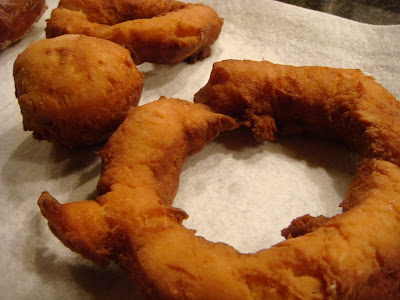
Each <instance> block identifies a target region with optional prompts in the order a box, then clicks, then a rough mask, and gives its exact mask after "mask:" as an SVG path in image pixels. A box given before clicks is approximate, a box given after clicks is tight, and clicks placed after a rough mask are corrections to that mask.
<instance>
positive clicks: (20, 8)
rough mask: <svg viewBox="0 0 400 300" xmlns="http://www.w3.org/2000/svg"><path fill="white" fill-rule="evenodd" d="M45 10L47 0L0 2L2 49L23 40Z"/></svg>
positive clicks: (8, 0) (0, 45) (9, 0)
mask: <svg viewBox="0 0 400 300" xmlns="http://www.w3.org/2000/svg"><path fill="white" fill-rule="evenodd" d="M45 10H46V3H45V0H2V1H0V49H4V48H6V47H7V46H8V45H10V44H11V43H13V42H15V41H18V40H20V39H21V38H23V37H24V36H25V34H27V33H28V31H29V30H30V29H31V27H32V25H33V23H35V22H36V21H38V20H39V18H40V17H41V16H42V14H43V13H44V11H45Z"/></svg>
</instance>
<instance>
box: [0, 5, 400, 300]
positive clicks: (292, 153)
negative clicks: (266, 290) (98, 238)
mask: <svg viewBox="0 0 400 300" xmlns="http://www.w3.org/2000/svg"><path fill="white" fill-rule="evenodd" d="M203 2H204V3H206V4H209V5H211V6H213V7H214V8H215V9H216V10H217V11H218V12H219V14H220V15H221V16H222V17H223V18H224V19H225V24H224V27H223V31H222V34H221V36H220V39H219V40H218V41H217V42H216V44H215V45H214V46H213V47H212V56H211V57H210V58H208V59H206V60H205V61H202V62H199V63H196V64H194V65H188V64H186V63H180V64H177V65H175V66H162V65H152V64H144V65H141V66H140V67H139V69H140V70H141V71H142V72H143V73H144V75H145V87H144V91H143V94H142V100H141V104H144V103H148V102H151V101H154V100H156V99H158V98H159V96H161V95H164V96H167V97H178V98H182V99H186V100H192V99H193V95H194V94H195V93H196V92H197V91H198V90H199V89H200V88H201V87H202V86H203V85H204V84H205V83H206V82H207V80H208V78H209V74H210V71H211V67H212V64H213V62H215V61H220V60H223V59H229V58H234V59H253V60H263V59H265V60H269V61H272V62H274V63H282V64H292V65H324V66H330V67H344V68H359V69H362V70H363V71H364V72H365V73H367V74H370V75H372V76H374V77H375V78H376V79H377V81H378V82H380V83H382V84H383V85H384V86H385V87H386V88H387V89H388V90H389V91H390V92H392V93H393V94H394V95H395V96H396V98H397V99H399V96H400V94H399V86H400V84H399V74H400V60H399V57H400V39H399V37H400V26H385V27H384V26H371V25H366V24H360V23H357V22H353V21H349V20H345V19H342V18H339V17H335V16H331V15H327V14H324V13H320V12H315V11H311V10H306V9H302V8H298V7H294V6H290V5H286V4H282V3H278V2H274V1H268V0H241V1H217V0H214V1H212V0H209V1H203ZM47 4H48V7H49V8H48V10H47V12H46V14H45V15H44V16H43V17H42V19H41V20H40V22H39V23H37V24H36V25H35V26H34V27H33V29H32V31H31V32H30V33H29V34H28V35H27V36H26V37H25V38H24V39H23V40H22V41H20V42H18V43H17V44H15V45H13V46H11V47H9V48H8V49H6V50H3V51H1V52H0V95H1V97H0V101H1V102H0V106H1V110H0V119H1V123H0V139H1V145H0V158H1V159H0V163H1V169H0V170H1V183H0V189H1V193H0V195H1V196H0V201H1V203H0V221H1V227H0V228H1V229H0V253H1V254H0V298H1V299H134V298H136V297H137V295H136V291H135V287H134V285H133V284H132V282H131V281H130V279H129V278H128V276H127V275H126V274H124V273H123V272H122V271H120V270H119V268H118V267H117V266H114V265H111V266H109V267H107V268H105V269H101V268H99V267H97V266H95V265H93V264H92V263H90V262H88V261H86V260H84V259H83V258H81V257H80V256H79V255H77V254H74V253H72V252H70V250H69V249H67V248H66V247H64V246H63V245H62V244H61V242H59V241H58V239H56V238H55V237H54V236H53V235H52V234H51V233H50V230H49V229H48V227H47V224H46V221H45V219H44V218H43V217H42V216H41V215H40V213H39V209H38V207H37V204H36V201H37V199H38V197H39V195H40V193H41V192H42V191H43V190H48V191H49V192H51V193H52V194H53V195H54V196H55V197H56V198H57V199H58V200H59V201H61V202H70V201H78V200H83V199H95V198H96V191H95V186H96V182H97V180H98V176H99V173H100V162H99V159H98V157H97V155H96V154H94V153H93V152H92V151H88V150H80V151H74V152H71V151H68V150H65V149H63V148H60V147H58V146H55V145H53V144H51V143H48V142H45V141H42V142H38V141H36V140H34V139H33V138H32V137H31V134H30V133H27V132H24V131H23V130H22V118H21V115H20V112H19V107H18V103H17V101H16V99H15V96H14V82H13V78H12V66H13V63H14V60H15V58H16V56H17V55H18V53H20V52H22V51H23V50H24V49H25V47H26V46H27V45H29V44H30V43H31V42H32V41H34V40H38V39H42V38H44V31H43V29H44V27H45V21H44V20H45V19H46V18H48V17H49V15H50V11H51V9H52V8H54V7H55V6H56V5H57V1H53V0H48V3H47ZM355 161H356V159H355V157H354V155H352V154H350V153H348V152H347V150H346V149H345V148H344V147H342V146H339V145H334V144H332V143H329V142H324V141H318V140H313V139H307V138H290V139H289V138H287V139H279V140H278V141H277V142H276V143H268V142H266V143H263V144H257V143H255V142H253V141H252V139H251V138H250V136H249V135H248V133H247V132H245V131H240V132H238V133H229V134H224V135H223V136H221V137H220V138H219V139H217V140H216V141H215V142H213V143H211V144H210V145H209V146H208V147H207V148H206V149H205V150H203V151H202V152H200V153H198V154H196V155H195V156H193V157H191V158H190V159H189V161H188V162H187V164H186V165H185V167H184V171H183V173H182V176H181V186H180V190H179V192H178V195H177V197H176V201H175V205H176V206H177V207H180V208H182V209H184V210H185V211H186V212H188V214H189V215H190V218H189V220H188V221H186V222H185V226H187V227H190V228H195V229H197V231H198V234H199V235H202V236H204V237H206V238H208V239H210V240H212V241H223V242H226V243H229V244H231V245H233V246H234V247H236V248H237V249H238V250H240V251H242V252H254V251H257V250H260V249H262V248H265V247H269V246H271V245H273V244H275V243H277V242H279V241H281V240H282V238H281V237H280V230H281V229H282V228H284V227H286V226H288V225H289V224H290V221H291V220H292V219H293V218H295V217H297V216H300V215H303V214H306V213H309V214H311V215H320V214H325V215H328V216H331V215H334V214H337V213H339V212H340V210H339V208H338V204H339V203H340V201H341V199H342V198H343V197H344V195H345V193H346V190H347V188H348V186H349V184H350V182H351V179H352V177H353V174H354V164H355Z"/></svg>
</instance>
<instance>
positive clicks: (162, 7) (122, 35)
mask: <svg viewBox="0 0 400 300" xmlns="http://www.w3.org/2000/svg"><path fill="white" fill-rule="evenodd" d="M222 24H223V20H222V19H221V18H220V17H219V16H218V14H217V13H216V12H215V11H214V10H213V9H212V8H211V7H209V6H206V5H202V4H185V3H182V2H178V1H168V0H146V1H143V0H140V1H135V2H132V1H129V0H124V1H121V2H120V3H119V2H116V3H113V4H112V5H110V4H109V3H108V2H106V1H104V0H102V1H98V2H93V1H91V0H64V1H61V3H60V5H59V7H58V8H56V9H54V10H53V12H52V14H51V18H50V19H49V20H47V27H46V36H47V37H55V36H59V35H62V34H68V33H78V34H85V35H89V36H94V37H98V38H103V39H107V40H110V41H113V42H115V43H117V44H119V45H121V46H124V47H125V48H127V49H129V50H130V52H131V53H132V57H133V59H134V61H135V63H136V64H141V63H143V62H152V63H160V64H175V63H178V62H181V61H183V60H187V61H189V62H196V60H198V59H203V58H205V57H207V56H209V55H210V45H211V44H213V43H214V42H215V41H216V40H217V38H218V36H219V34H220V32H221V28H222Z"/></svg>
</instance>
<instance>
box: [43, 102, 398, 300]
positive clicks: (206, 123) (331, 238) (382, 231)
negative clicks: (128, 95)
mask: <svg viewBox="0 0 400 300" xmlns="http://www.w3.org/2000/svg"><path fill="white" fill-rule="evenodd" d="M204 108H205V107H204V106H199V105H195V104H191V103H189V102H183V101H179V100H175V99H168V100H167V99H160V100H159V101H156V102H153V103H150V104H146V105H143V106H140V107H138V108H133V109H132V110H131V111H130V113H129V115H128V117H127V119H126V120H125V122H124V123H123V124H122V125H121V127H120V128H119V129H118V130H117V131H116V132H115V134H114V135H113V136H112V137H111V139H110V140H109V142H108V143H107V145H106V147H105V149H104V150H103V151H102V152H101V156H102V161H103V173H102V176H101V179H100V181H99V184H98V189H99V191H100V192H101V193H102V195H101V196H100V197H99V198H98V199H97V200H96V201H81V202H73V203H68V204H60V203H58V202H57V201H56V200H55V199H54V198H53V197H51V196H50V194H48V193H47V192H44V193H43V194H42V195H41V197H40V199H39V201H38V203H39V206H40V209H41V212H42V214H43V215H44V216H45V217H46V218H47V220H48V222H49V226H50V228H51V229H52V231H53V232H54V233H55V235H57V236H58V237H59V238H60V240H61V241H63V243H64V244H65V245H66V246H68V247H70V248H71V249H72V250H73V251H76V252H78V253H80V254H82V255H83V256H85V257H87V258H89V259H91V260H92V261H94V262H97V263H99V264H106V263H107V262H108V261H109V260H111V259H113V260H115V261H116V262H118V263H119V264H120V265H121V267H122V268H123V269H124V270H126V271H128V272H129V273H130V274H131V276H132V278H133V279H134V280H135V282H136V284H137V285H138V286H140V287H141V289H142V291H143V293H144V294H145V295H146V296H147V297H148V298H151V299H153V298H156V299H326V298H331V299H355V298H357V299H361V298H362V299H370V298H375V299H377V298H382V297H385V299H398V297H399V296H400V295H399V290H398V286H399V283H400V279H399V278H400V276H399V275H400V273H399V270H400V251H399V250H400V192H399V191H400V168H399V167H398V166H397V165H395V164H393V163H390V162H388V161H382V160H379V159H375V158H372V159H370V158H367V159H363V160H362V161H361V162H360V164H359V166H358V170H357V174H356V176H355V179H354V181H353V183H352V184H351V186H350V189H349V192H348V194H347V196H346V199H345V200H344V202H346V203H348V205H349V207H350V206H352V208H351V209H349V210H348V211H347V212H345V213H343V214H341V215H338V216H336V217H334V218H332V219H330V220H328V221H327V222H325V223H324V224H321V226H320V227H319V228H318V229H316V230H315V231H313V232H311V233H309V234H307V235H304V236H302V237H300V238H293V239H289V240H287V241H284V242H282V243H280V244H277V245H276V246H274V247H271V248H270V249H266V250H262V251H259V252H257V253H255V254H241V253H239V252H237V251H236V250H235V249H233V248H232V247H230V246H228V245H225V244H222V243H212V242H209V241H207V240H205V239H203V238H201V237H198V236H196V235H195V232H194V231H192V230H189V229H186V228H185V227H184V226H182V225H181V222H182V220H183V219H185V218H187V215H186V213H184V212H183V211H181V210H179V209H176V208H173V207H171V206H170V205H171V203H172V200H173V197H174V195H175V193H176V190H177V187H178V181H179V174H180V172H181V169H182V164H183V162H184V161H185V159H186V158H187V156H188V155H190V154H192V153H194V152H196V151H199V150H201V149H202V148H203V147H204V146H205V145H206V143H207V142H208V141H210V140H211V139H212V138H213V137H215V136H216V135H218V133H219V132H220V131H224V130H232V129H234V128H236V127H237V125H236V124H235V122H234V120H233V119H231V118H230V117H228V116H224V115H220V114H216V113H213V112H210V111H209V110H205V109H204Z"/></svg>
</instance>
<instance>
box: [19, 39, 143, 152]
mask: <svg viewBox="0 0 400 300" xmlns="http://www.w3.org/2000/svg"><path fill="white" fill-rule="evenodd" d="M14 81H15V89H16V97H17V98H18V103H19V105H20V108H21V114H22V117H23V126H24V129H25V130H30V131H33V135H34V137H35V138H37V139H39V140H42V139H44V140H49V141H52V142H56V143H58V144H61V145H64V146H67V147H76V146H83V145H91V144H98V143H101V142H104V141H106V140H107V139H108V138H109V136H110V135H111V134H112V133H113V132H114V131H115V129H117V127H118V126H119V124H120V123H121V122H122V121H123V120H124V119H125V116H126V114H127V112H128V109H129V108H130V107H132V106H136V105H137V104H138V102H139V99H140V96H141V92H142V88H143V75H142V73H140V72H139V71H138V70H137V69H136V66H135V64H134V62H133V61H132V58H131V56H130V53H129V51H127V50H126V49H124V48H123V47H121V46H119V45H117V44H115V43H112V42H110V41H106V40H102V39H97V38H93V37H87V36H84V35H64V36H60V37H57V38H54V39H46V40H40V41H36V42H34V43H32V44H31V45H30V46H29V47H28V48H26V49H25V50H24V51H23V52H22V53H21V54H20V55H19V56H18V57H17V59H16V61H15V63H14Z"/></svg>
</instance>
